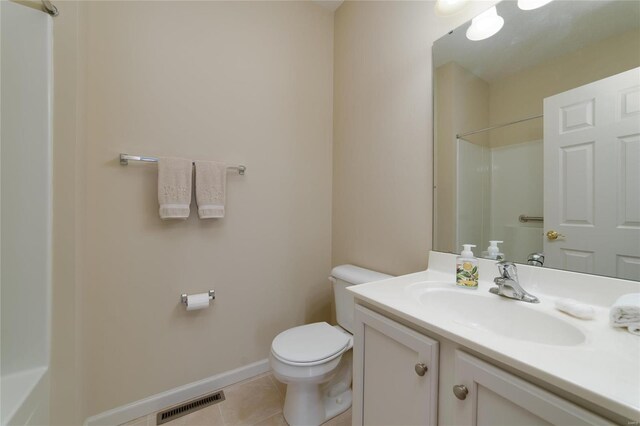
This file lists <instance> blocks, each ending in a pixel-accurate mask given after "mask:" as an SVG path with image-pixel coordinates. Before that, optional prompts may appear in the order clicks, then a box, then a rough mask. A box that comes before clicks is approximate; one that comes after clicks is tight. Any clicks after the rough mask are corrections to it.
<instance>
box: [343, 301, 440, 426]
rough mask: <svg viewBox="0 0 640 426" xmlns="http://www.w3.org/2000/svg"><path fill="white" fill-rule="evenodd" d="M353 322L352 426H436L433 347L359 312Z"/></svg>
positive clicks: (387, 322)
mask: <svg viewBox="0 0 640 426" xmlns="http://www.w3.org/2000/svg"><path fill="white" fill-rule="evenodd" d="M355 319H356V321H355V322H356V324H355V327H356V328H355V345H354V349H353V351H354V352H353V354H354V376H353V394H354V402H353V424H354V425H367V426H375V425H384V426H393V425H403V426H409V425H436V424H437V419H438V416H437V414H438V413H437V404H438V397H437V392H438V342H437V341H435V340H433V339H430V338H428V337H426V336H423V335H422V334H420V333H417V332H415V331H413V330H411V329H409V328H407V327H405V326H403V325H401V324H398V323H397V322H395V321H392V320H390V319H388V318H386V317H384V316H382V315H379V314H377V313H375V312H373V311H371V310H369V309H367V308H364V307H362V306H356V315H355ZM425 367H426V368H425ZM425 370H426V371H425Z"/></svg>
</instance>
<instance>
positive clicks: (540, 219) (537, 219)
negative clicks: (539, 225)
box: [518, 214, 544, 223]
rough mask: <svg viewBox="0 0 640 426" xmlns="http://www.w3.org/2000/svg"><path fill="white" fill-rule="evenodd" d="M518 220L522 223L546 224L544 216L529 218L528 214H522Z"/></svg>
mask: <svg viewBox="0 0 640 426" xmlns="http://www.w3.org/2000/svg"><path fill="white" fill-rule="evenodd" d="M518 220H519V221H520V222H523V223H525V222H544V218H543V217H542V216H527V215H526V214H521V215H520V216H518Z"/></svg>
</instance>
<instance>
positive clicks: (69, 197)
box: [50, 1, 84, 426]
mask: <svg viewBox="0 0 640 426" xmlns="http://www.w3.org/2000/svg"><path fill="white" fill-rule="evenodd" d="M56 6H57V7H58V10H59V12H60V14H59V15H58V16H57V17H56V18H54V19H53V43H54V45H53V72H54V106H53V125H54V127H53V184H54V188H53V191H54V196H53V279H52V286H53V291H52V347H51V415H50V421H51V424H52V425H61V426H68V425H74V424H80V423H81V422H82V420H83V417H82V412H81V406H80V405H81V403H80V401H81V397H80V395H81V393H82V388H81V372H82V364H81V348H80V342H81V339H80V335H79V329H80V324H81V317H80V312H79V311H80V304H79V301H80V297H79V292H80V291H81V289H80V287H79V286H78V285H77V284H78V283H79V282H80V281H79V276H78V274H79V272H80V271H79V265H80V264H81V262H82V249H81V247H82V246H81V240H80V235H81V232H82V226H81V225H82V223H83V214H82V207H81V200H82V193H81V188H82V184H81V182H80V176H79V173H78V171H79V167H80V166H81V165H82V164H83V162H84V160H83V158H82V152H83V147H82V142H81V140H80V137H79V131H81V129H82V126H81V123H80V122H79V121H80V120H79V116H78V111H79V110H80V109H81V105H80V104H79V100H80V99H79V98H80V96H79V93H80V91H81V89H82V85H81V84H78V83H79V82H81V81H82V79H83V72H82V69H81V68H80V67H81V65H80V60H79V56H78V55H79V49H78V43H79V38H78V32H79V7H78V3H76V2H74V1H65V2H57V3H56Z"/></svg>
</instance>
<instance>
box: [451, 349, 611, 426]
mask: <svg viewBox="0 0 640 426" xmlns="http://www.w3.org/2000/svg"><path fill="white" fill-rule="evenodd" d="M455 383H456V385H457V386H464V387H465V389H466V390H467V391H468V393H467V394H466V396H465V395H464V389H462V388H458V389H457V394H456V392H454V390H453V389H452V390H451V391H450V392H451V393H449V394H448V395H447V396H446V397H447V398H457V399H456V401H457V402H456V404H455V411H454V419H455V424H456V425H457V426H466V425H474V426H475V425H487V426H501V425H504V426H513V425H518V426H529V425H563V426H567V425H571V426H574V425H611V424H613V423H611V422H609V421H607V420H605V419H603V418H601V417H599V416H597V415H595V414H593V413H591V412H589V411H587V410H585V409H583V408H581V407H578V406H577V405H575V404H573V403H571V402H569V401H567V400H565V399H562V398H560V397H558V396H556V395H554V394H552V393H550V392H548V391H546V390H544V389H542V388H539V387H537V386H535V385H533V384H531V383H529V382H527V381H525V380H522V379H520V378H519V377H516V376H514V375H512V374H510V373H507V372H506V371H504V370H501V369H499V368H497V367H495V366H493V365H490V364H487V363H486V362H484V361H481V360H479V359H477V358H475V357H473V356H471V355H469V354H466V353H464V352H461V351H456V361H455ZM443 397H445V396H444V395H443ZM461 398H462V399H461Z"/></svg>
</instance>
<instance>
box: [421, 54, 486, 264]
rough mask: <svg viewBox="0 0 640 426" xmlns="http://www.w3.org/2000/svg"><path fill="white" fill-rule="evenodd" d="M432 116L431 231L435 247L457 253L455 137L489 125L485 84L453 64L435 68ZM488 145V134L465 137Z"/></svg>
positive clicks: (470, 140) (479, 143) (458, 248)
mask: <svg viewBox="0 0 640 426" xmlns="http://www.w3.org/2000/svg"><path fill="white" fill-rule="evenodd" d="M434 90H435V103H436V111H435V114H434V118H435V125H436V129H437V132H436V137H435V149H434V153H435V155H436V158H437V159H438V161H437V163H436V164H435V165H434V166H435V189H434V205H435V211H434V214H435V219H436V222H435V223H437V224H438V226H437V227H436V228H435V229H434V230H433V233H434V242H435V247H436V248H437V249H438V250H441V251H447V252H458V251H459V250H460V249H461V248H460V247H456V246H455V244H456V242H455V241H456V202H457V200H456V181H457V156H456V155H457V151H456V135H457V134H460V133H464V132H465V131H467V130H469V129H471V130H473V129H482V128H485V127H488V125H489V108H488V107H487V106H488V104H489V84H488V83H487V82H486V81H484V80H482V79H481V78H479V77H477V76H476V75H474V74H473V73H471V72H470V71H468V70H467V69H465V68H463V67H461V66H460V65H458V64H457V63H455V62H449V63H447V64H445V65H442V66H441V67H438V68H437V69H436V81H435V86H434ZM467 140H468V141H469V142H471V143H475V144H478V145H482V146H488V144H489V138H488V134H482V135H478V136H476V137H471V138H467Z"/></svg>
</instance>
